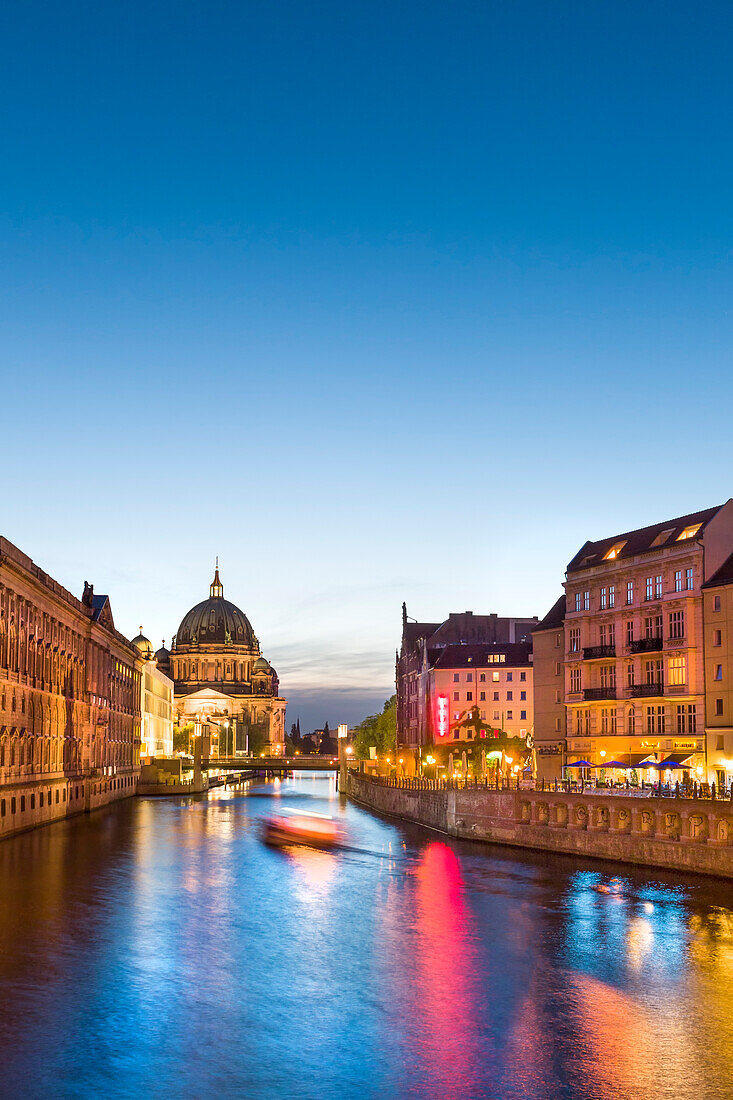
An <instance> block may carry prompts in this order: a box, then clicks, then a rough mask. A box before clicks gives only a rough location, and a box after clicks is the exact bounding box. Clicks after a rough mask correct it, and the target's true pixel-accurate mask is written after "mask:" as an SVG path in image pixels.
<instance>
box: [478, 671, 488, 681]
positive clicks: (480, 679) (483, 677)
mask: <svg viewBox="0 0 733 1100" xmlns="http://www.w3.org/2000/svg"><path fill="white" fill-rule="evenodd" d="M478 682H479V683H480V684H485V683H486V673H485V672H482V673H481V675H480V676H479V678H478Z"/></svg>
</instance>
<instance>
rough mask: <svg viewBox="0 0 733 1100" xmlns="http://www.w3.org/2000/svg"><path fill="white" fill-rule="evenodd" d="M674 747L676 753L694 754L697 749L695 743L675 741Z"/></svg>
mask: <svg viewBox="0 0 733 1100" xmlns="http://www.w3.org/2000/svg"><path fill="white" fill-rule="evenodd" d="M674 747H675V751H676V752H680V751H683V752H694V751H695V749H696V748H697V741H675V742H674Z"/></svg>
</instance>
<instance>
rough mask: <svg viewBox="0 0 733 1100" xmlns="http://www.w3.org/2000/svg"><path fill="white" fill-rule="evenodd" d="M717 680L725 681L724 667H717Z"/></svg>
mask: <svg viewBox="0 0 733 1100" xmlns="http://www.w3.org/2000/svg"><path fill="white" fill-rule="evenodd" d="M715 679H716V680H722V679H723V666H722V665H716V666H715Z"/></svg>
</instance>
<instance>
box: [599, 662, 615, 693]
mask: <svg viewBox="0 0 733 1100" xmlns="http://www.w3.org/2000/svg"><path fill="white" fill-rule="evenodd" d="M600 673H601V687H602V688H603V690H604V691H615V690H616V666H615V665H601V668H600Z"/></svg>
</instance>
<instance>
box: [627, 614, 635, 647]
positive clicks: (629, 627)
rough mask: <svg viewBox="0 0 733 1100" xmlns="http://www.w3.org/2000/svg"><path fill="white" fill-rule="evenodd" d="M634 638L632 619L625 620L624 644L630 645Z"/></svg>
mask: <svg viewBox="0 0 733 1100" xmlns="http://www.w3.org/2000/svg"><path fill="white" fill-rule="evenodd" d="M633 640H634V620H633V619H627V620H626V645H627V646H630V645H631V643H632V642H633Z"/></svg>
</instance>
